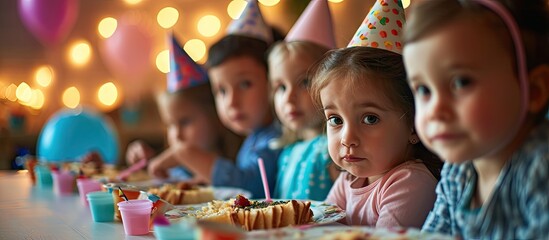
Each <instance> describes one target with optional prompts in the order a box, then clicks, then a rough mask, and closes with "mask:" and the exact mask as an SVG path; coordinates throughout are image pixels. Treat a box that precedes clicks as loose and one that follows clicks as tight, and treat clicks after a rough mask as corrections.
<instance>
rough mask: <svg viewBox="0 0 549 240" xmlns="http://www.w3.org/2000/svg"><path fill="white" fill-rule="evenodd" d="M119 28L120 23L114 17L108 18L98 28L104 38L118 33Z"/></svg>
mask: <svg viewBox="0 0 549 240" xmlns="http://www.w3.org/2000/svg"><path fill="white" fill-rule="evenodd" d="M117 27H118V21H116V19H114V18H112V17H106V18H103V19H102V20H101V22H99V25H98V26H97V31H99V35H101V37H103V38H109V37H111V36H112V35H113V34H114V32H115V31H116V28H117Z"/></svg>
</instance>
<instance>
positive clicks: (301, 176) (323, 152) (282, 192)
mask: <svg viewBox="0 0 549 240" xmlns="http://www.w3.org/2000/svg"><path fill="white" fill-rule="evenodd" d="M331 163H332V159H331V158H330V155H329V154H328V143H327V139H326V136H324V135H321V136H318V137H316V138H313V139H311V140H308V141H299V142H296V143H293V144H291V145H288V146H286V147H284V149H283V150H282V153H281V154H280V156H279V158H278V177H277V183H276V187H275V192H274V197H275V198H280V199H310V200H318V201H323V200H325V199H326V196H327V195H328V192H330V189H331V187H332V185H333V184H334V182H333V181H332V179H331V178H330V172H329V171H328V166H329V165H330V164H331Z"/></svg>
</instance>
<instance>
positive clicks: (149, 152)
mask: <svg viewBox="0 0 549 240" xmlns="http://www.w3.org/2000/svg"><path fill="white" fill-rule="evenodd" d="M153 156H154V150H153V149H152V148H151V147H149V145H147V144H146V143H144V142H142V141H139V140H137V141H134V142H132V143H130V145H129V146H128V150H127V151H126V163H128V165H133V164H135V163H136V162H139V161H140V160H141V159H143V158H145V159H150V158H151V157H153Z"/></svg>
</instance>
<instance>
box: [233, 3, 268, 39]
mask: <svg viewBox="0 0 549 240" xmlns="http://www.w3.org/2000/svg"><path fill="white" fill-rule="evenodd" d="M257 4H258V3H257V0H248V3H247V4H246V7H245V8H244V10H243V11H242V14H241V15H240V17H239V18H238V19H235V20H233V21H232V22H231V24H229V27H228V28H227V34H234V35H244V36H248V37H254V38H258V39H260V40H263V41H265V42H267V43H270V42H272V41H273V33H272V31H271V28H270V27H269V26H267V24H266V23H265V21H264V20H263V16H262V15H261V11H260V10H259V6H258V5H257Z"/></svg>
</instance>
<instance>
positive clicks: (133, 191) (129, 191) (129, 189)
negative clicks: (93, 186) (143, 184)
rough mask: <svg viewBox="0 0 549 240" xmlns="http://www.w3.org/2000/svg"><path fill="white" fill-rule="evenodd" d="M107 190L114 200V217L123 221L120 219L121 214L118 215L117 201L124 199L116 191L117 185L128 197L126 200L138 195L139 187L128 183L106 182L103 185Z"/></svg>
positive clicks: (135, 197)
mask: <svg viewBox="0 0 549 240" xmlns="http://www.w3.org/2000/svg"><path fill="white" fill-rule="evenodd" d="M104 187H105V188H106V189H107V191H108V192H110V193H111V194H112V199H113V202H114V217H115V219H116V220H118V221H124V220H123V219H122V216H121V215H120V210H119V209H118V203H119V202H122V201H124V199H123V198H122V197H121V196H120V195H119V193H118V187H120V188H122V191H124V194H125V195H126V197H127V198H128V200H134V199H137V198H138V197H139V194H140V193H141V189H139V188H138V187H136V186H133V185H128V184H123V183H122V184H116V183H107V184H105V186H104Z"/></svg>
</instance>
